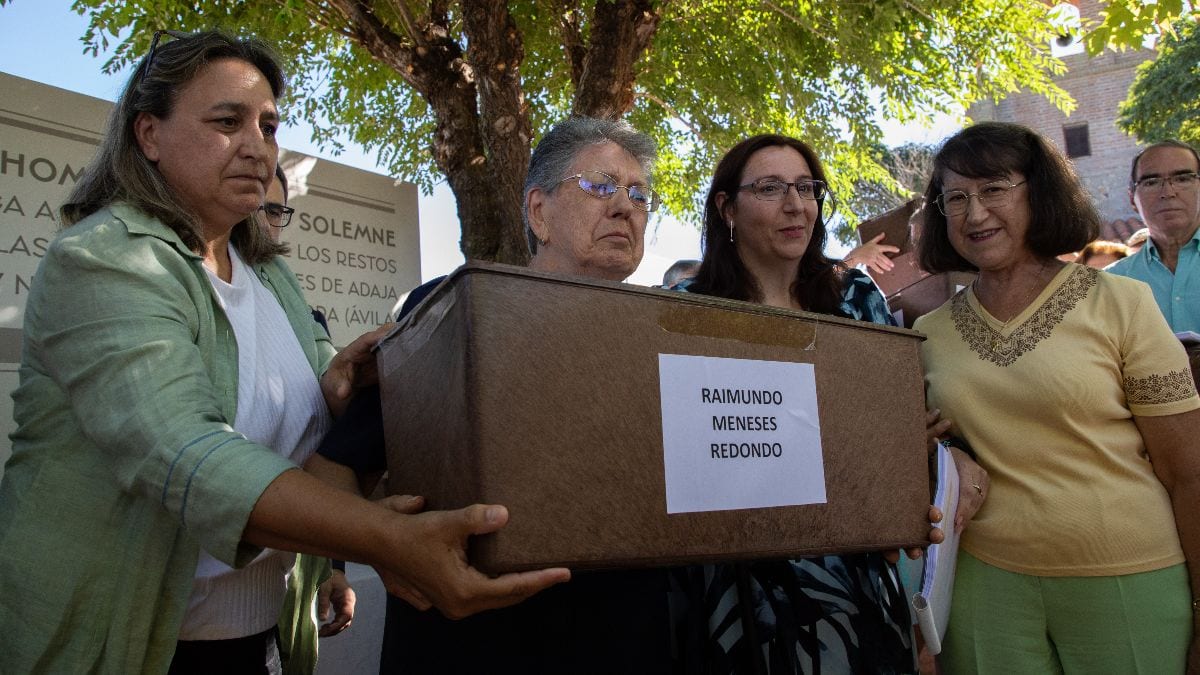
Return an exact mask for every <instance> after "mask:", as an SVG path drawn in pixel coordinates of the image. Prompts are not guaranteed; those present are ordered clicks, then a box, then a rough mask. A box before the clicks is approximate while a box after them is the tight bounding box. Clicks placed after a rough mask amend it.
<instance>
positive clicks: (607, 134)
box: [521, 117, 658, 253]
mask: <svg viewBox="0 0 1200 675" xmlns="http://www.w3.org/2000/svg"><path fill="white" fill-rule="evenodd" d="M597 143H616V144H617V145H619V146H620V147H621V148H623V149H624V150H625V151H626V152H628V153H629V154H631V155H633V157H634V159H636V160H637V162H638V164H640V165H641V166H642V171H644V172H646V176H647V177H648V176H650V174H651V172H652V171H653V170H654V162H655V161H656V160H657V159H658V147H657V144H655V142H654V139H653V138H650V137H649V136H647V135H646V134H643V133H641V132H639V131H637V130H636V129H634V128H633V127H632V126H630V124H629V123H628V122H625V121H621V120H606V119H598V118H595V117H568V118H567V119H565V120H563V121H562V122H559V123H558V124H556V125H554V128H552V129H550V131H548V132H546V135H545V136H543V137H542V140H541V141H540V142H539V143H538V144H537V148H535V149H534V151H533V155H532V156H531V157H530V158H529V173H527V174H526V175H525V191H524V193H522V194H523V197H524V198H523V199H522V202H521V215H522V217H523V218H524V220H525V239H526V240H527V241H528V242H529V252H530V253H537V246H538V241H537V236H536V235H534V233H533V228H531V227H530V226H529V192H530V191H531V190H533V189H534V188H539V189H541V190H542V191H543V192H553V191H554V189H555V188H557V187H558V185H559V183H560V182H561V181H562V179H564V178H566V177H567V172H568V171H570V170H571V163H572V162H574V161H575V156H576V155H577V154H579V151H580V150H582V149H584V148H586V147H587V146H589V145H596V144H597Z"/></svg>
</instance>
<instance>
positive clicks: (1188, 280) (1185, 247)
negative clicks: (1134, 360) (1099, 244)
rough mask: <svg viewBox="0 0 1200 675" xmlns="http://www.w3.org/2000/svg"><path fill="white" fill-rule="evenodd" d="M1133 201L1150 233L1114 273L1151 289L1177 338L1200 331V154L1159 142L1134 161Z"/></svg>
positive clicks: (1116, 265) (1180, 145)
mask: <svg viewBox="0 0 1200 675" xmlns="http://www.w3.org/2000/svg"><path fill="white" fill-rule="evenodd" d="M1129 200H1130V202H1132V203H1133V206H1134V208H1136V209H1137V211H1138V214H1139V215H1141V217H1142V220H1143V221H1144V222H1145V223H1146V227H1147V229H1149V230H1150V240H1149V241H1148V242H1147V243H1146V245H1145V246H1144V247H1143V248H1142V249H1141V250H1140V251H1138V252H1137V253H1135V254H1134V255H1131V256H1129V257H1128V258H1125V259H1124V260H1119V261H1117V262H1116V263H1114V264H1113V265H1112V267H1109V268H1108V271H1109V272H1111V273H1113V274H1120V275H1122V276H1126V277H1132V278H1134V279H1139V280H1141V281H1144V282H1146V283H1147V284H1150V289H1151V290H1152V291H1154V301H1155V302H1157V303H1158V308H1159V309H1160V310H1162V313H1163V316H1165V317H1167V323H1168V324H1170V326H1171V329H1172V330H1174V331H1175V332H1176V333H1181V332H1184V331H1192V332H1200V155H1197V153H1196V149H1195V148H1193V147H1192V146H1190V145H1188V144H1186V143H1183V142H1180V141H1176V140H1169V141H1162V142H1160V143H1154V144H1153V145H1150V146H1148V147H1147V148H1146V149H1144V150H1142V151H1141V152H1140V153H1138V154H1137V156H1135V157H1134V158H1133V167H1132V168H1131V169H1130V173H1129Z"/></svg>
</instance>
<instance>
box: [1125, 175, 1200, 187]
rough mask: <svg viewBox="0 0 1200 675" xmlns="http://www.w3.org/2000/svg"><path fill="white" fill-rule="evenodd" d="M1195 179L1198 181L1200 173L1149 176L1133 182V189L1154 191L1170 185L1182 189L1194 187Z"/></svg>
mask: <svg viewBox="0 0 1200 675" xmlns="http://www.w3.org/2000/svg"><path fill="white" fill-rule="evenodd" d="M1197 181H1200V174H1196V173H1195V172H1188V173H1176V174H1172V175H1170V176H1150V177H1149V178H1143V179H1141V180H1139V181H1138V182H1136V183H1134V184H1133V189H1135V190H1139V191H1141V192H1156V191H1158V190H1161V189H1163V188H1164V187H1166V186H1168V185H1170V186H1171V187H1173V188H1175V189H1176V190H1184V189H1187V188H1191V187H1195V186H1196V184H1197Z"/></svg>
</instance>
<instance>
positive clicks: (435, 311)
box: [376, 282, 459, 377]
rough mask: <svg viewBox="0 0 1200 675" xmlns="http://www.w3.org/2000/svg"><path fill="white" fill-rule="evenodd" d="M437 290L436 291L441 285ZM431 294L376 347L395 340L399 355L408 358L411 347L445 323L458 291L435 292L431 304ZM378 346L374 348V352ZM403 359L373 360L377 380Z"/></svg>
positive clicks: (421, 342)
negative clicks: (402, 354) (375, 363)
mask: <svg viewBox="0 0 1200 675" xmlns="http://www.w3.org/2000/svg"><path fill="white" fill-rule="evenodd" d="M444 283H445V282H443V284H444ZM438 288H439V289H440V288H441V285H439V286H438ZM434 295H435V294H434V293H430V297H427V298H425V299H424V300H422V301H421V304H419V305H417V307H416V309H414V310H413V311H412V312H409V314H408V316H406V317H404V320H403V321H401V322H400V323H399V324H397V325H396V327H395V328H393V329H392V330H391V331H390V332H389V333H388V334H387V335H386V336H384V338H383V339H382V340H380V341H379V344H383V343H384V342H388V341H395V343H396V345H397V346H398V347H399V348H400V350H401V352H402V353H404V354H406V355H411V353H412V351H413V349H414V348H417V347H420V346H421V345H423V344H425V343H426V342H428V341H429V337H430V336H431V335H433V333H434V331H436V330H437V329H438V327H439V326H441V325H442V323H443V322H444V321H445V320H446V316H447V315H449V314H450V312H451V311H452V310H453V309H454V307H455V305H457V304H458V298H459V292H458V289H457V288H456V287H454V286H451V287H450V288H449V289H447V290H446V291H445V292H442V293H437V294H436V297H437V302H433V301H431V298H432V297H434ZM378 346H379V345H376V348H377V349H378ZM407 358H408V357H407V356H405V358H389V359H377V361H378V363H379V375H380V377H387V376H389V375H391V374H392V373H393V372H395V370H396V369H397V368H399V367H400V366H401V365H403V364H404V362H405V361H406V360H407Z"/></svg>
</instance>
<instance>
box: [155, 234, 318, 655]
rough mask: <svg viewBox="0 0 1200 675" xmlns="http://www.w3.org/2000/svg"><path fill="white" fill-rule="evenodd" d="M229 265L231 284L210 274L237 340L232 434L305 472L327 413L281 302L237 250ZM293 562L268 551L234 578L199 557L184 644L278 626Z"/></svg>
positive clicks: (203, 554) (228, 570) (208, 559)
mask: <svg viewBox="0 0 1200 675" xmlns="http://www.w3.org/2000/svg"><path fill="white" fill-rule="evenodd" d="M229 258H230V261H231V262H232V264H233V275H232V277H231V283H225V282H224V281H222V280H221V279H220V278H218V277H217V276H216V275H215V274H213V272H212V271H211V270H208V269H207V268H205V269H206V271H208V277H209V280H210V281H211V282H212V286H213V290H214V291H215V292H216V296H217V302H218V304H219V305H220V306H221V308H222V309H223V310H224V311H225V316H226V317H227V318H228V319H229V323H230V324H231V325H232V326H233V333H234V337H235V338H236V339H237V346H238V392H237V394H238V401H237V415H236V418H235V419H234V423H233V428H234V429H236V430H237V431H239V432H241V433H242V434H243V435H245V436H246V438H248V439H250V440H252V441H254V442H256V443H259V444H261V445H264V446H266V447H268V448H272V449H274V450H275V451H276V452H278V453H279V454H281V455H283V456H284V457H287V458H289V459H291V460H292V461H294V462H296V464H303V463H304V460H306V459H308V457H309V455H311V454H312V453H313V451H315V450H316V448H317V444H318V443H319V442H320V440H321V438H322V437H323V436H324V435H325V433H326V432H327V431H328V430H329V426H330V423H331V418H330V415H329V408H328V407H327V406H326V405H325V398H324V396H323V395H322V393H321V387H320V384H319V383H318V381H317V378H316V376H315V375H314V374H313V370H312V367H311V366H310V365H309V363H308V359H306V358H305V356H304V351H303V350H302V349H301V348H300V342H299V340H298V339H297V338H296V333H295V332H294V331H293V330H292V326H291V324H290V323H289V322H288V318H287V315H286V314H285V313H284V311H283V307H282V306H281V305H280V304H279V300H278V299H277V298H276V297H275V295H274V294H273V293H272V292H271V291H270V289H268V288H267V287H266V286H264V285H263V283H262V281H261V280H260V279H259V278H258V276H257V275H256V274H255V273H254V270H253V269H251V268H250V267H249V266H247V265H246V264H245V263H244V262H243V261H242V259H241V258H240V257H239V256H238V254H237V251H235V250H234V248H233V246H232V245H230V247H229ZM294 562H295V555H294V554H292V553H286V552H283V551H276V550H274V549H265V550H264V551H263V552H262V553H261V554H260V555H259V556H258V557H257V558H255V559H254V561H252V562H251V563H250V564H249V565H247V566H245V567H243V568H241V569H238V570H235V569H233V568H231V567H229V566H228V565H226V564H225V563H223V562H221V561H219V560H217V559H216V558H213V557H212V556H210V555H209V554H208V553H206V552H204V551H201V553H200V560H199V563H198V565H197V567H196V579H195V581H194V583H193V585H192V595H191V598H190V599H189V600H188V610H187V613H186V614H185V615H184V619H183V627H182V628H181V629H180V632H179V639H180V640H225V639H230V638H238V637H245V636H247V635H254V634H256V633H261V632H262V631H265V630H267V629H269V628H271V627H272V626H274V625H276V623H278V621H279V611H280V608H281V607H282V605H283V598H284V595H285V593H286V591H287V575H288V574H289V573H290V572H291V569H292V565H293V563H294Z"/></svg>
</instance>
